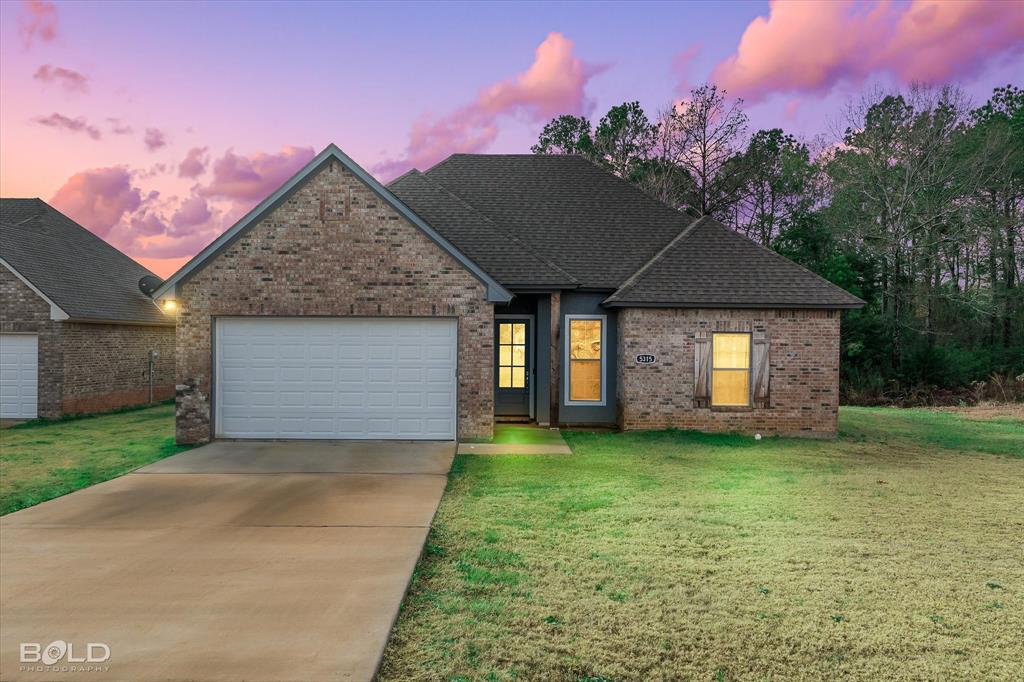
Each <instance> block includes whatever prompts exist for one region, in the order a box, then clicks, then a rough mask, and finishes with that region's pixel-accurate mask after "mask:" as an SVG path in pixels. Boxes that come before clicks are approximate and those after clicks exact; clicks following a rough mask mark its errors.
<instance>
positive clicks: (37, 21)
mask: <svg viewBox="0 0 1024 682" xmlns="http://www.w3.org/2000/svg"><path fill="white" fill-rule="evenodd" d="M22 9H23V10H24V12H22V15H21V17H20V18H19V20H18V33H20V34H21V39H22V40H23V41H24V43H25V46H26V47H28V46H29V45H31V44H32V43H33V42H34V41H35V40H37V39H38V40H41V41H43V42H44V43H48V42H50V41H52V40H53V39H54V38H56V37H57V5H55V4H53V3H52V2H48V0H26V1H25V2H23V3H22Z"/></svg>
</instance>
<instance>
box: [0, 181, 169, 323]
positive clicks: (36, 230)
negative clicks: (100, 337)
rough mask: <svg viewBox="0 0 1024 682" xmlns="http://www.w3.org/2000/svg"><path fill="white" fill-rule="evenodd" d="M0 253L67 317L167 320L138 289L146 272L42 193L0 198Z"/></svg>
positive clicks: (148, 273)
mask: <svg viewBox="0 0 1024 682" xmlns="http://www.w3.org/2000/svg"><path fill="white" fill-rule="evenodd" d="M0 258H2V259H3V261H4V262H5V263H6V265H7V266H8V267H9V268H11V269H12V270H13V271H14V272H15V274H16V275H18V276H19V278H21V279H22V280H23V281H26V282H27V283H28V284H29V285H30V286H31V287H32V288H33V289H35V290H36V291H37V292H38V293H40V294H41V295H42V296H43V297H44V298H45V299H46V300H47V302H49V303H51V306H57V307H59V308H60V310H61V311H63V312H64V313H65V314H66V315H67V317H68V318H70V319H72V320H90V321H111V322H141V323H156V324H173V321H172V320H169V319H168V318H167V317H166V316H164V314H163V313H161V312H160V310H159V308H157V307H156V305H155V304H154V303H153V300H152V299H151V298H149V297H148V296H146V295H145V294H143V293H142V291H141V290H140V289H139V280H140V279H141V278H142V277H145V276H147V275H149V276H151V277H152V276H154V275H153V273H152V272H150V271H149V270H147V269H146V268H144V267H142V266H141V265H139V264H138V263H136V262H135V261H134V260H132V259H131V258H129V257H128V256H126V255H125V254H123V253H121V252H120V251H118V250H117V249H115V248H114V247H113V246H111V245H110V244H108V243H106V242H105V241H103V240H102V239H100V238H99V237H97V236H96V235H94V234H93V233H92V232H90V231H89V230H87V229H85V228H84V227H82V226H81V225H79V224H78V223H76V222H75V221H73V220H71V219H70V218H68V217H67V216H65V215H64V214H63V213H61V212H60V211H58V210H56V209H55V208H53V207H51V206H50V205H49V204H47V203H46V202H44V201H43V200H42V199H0ZM61 317H63V316H61Z"/></svg>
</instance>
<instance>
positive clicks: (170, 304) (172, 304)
mask: <svg viewBox="0 0 1024 682" xmlns="http://www.w3.org/2000/svg"><path fill="white" fill-rule="evenodd" d="M163 309H164V312H165V313H173V312H174V311H175V310H177V309H178V302H177V301H175V300H174V299H173V298H168V299H166V300H165V301H164V302H163Z"/></svg>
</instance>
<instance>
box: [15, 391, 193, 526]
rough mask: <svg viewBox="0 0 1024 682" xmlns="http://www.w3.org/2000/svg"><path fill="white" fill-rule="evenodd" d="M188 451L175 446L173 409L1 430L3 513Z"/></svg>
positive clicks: (158, 408)
mask: <svg viewBox="0 0 1024 682" xmlns="http://www.w3.org/2000/svg"><path fill="white" fill-rule="evenodd" d="M187 449H188V447H187V446H178V445H175V444H174V405H173V404H164V405H158V406H155V407H147V408H143V409H137V410H130V411H124V412H116V413H111V414H103V415H97V416H94V417H79V418H71V419H66V420H59V421H53V422H45V421H34V422H27V423H25V424H21V425H19V426H14V427H12V428H9V429H3V430H0V514H7V513H8V512H12V511H15V510H18V509H22V508H24V507H30V506H32V505H33V504H39V503H40V502H44V501H46V500H49V499H53V498H54V497H59V496H61V495H65V494H67V493H70V492H72V491H73V490H78V489H79V488H84V487H86V486H89V485H93V484H94V483H99V482H101V481H106V480H108V479H111V478H114V477H115V476H120V475H121V474H123V473H125V472H127V471H131V470H132V469H136V468H138V467H140V466H143V465H145V464H149V463H150V462H154V461H156V460H158V459H162V458H164V457H167V456H168V455H173V454H175V453H178V452H181V451H183V450H187Z"/></svg>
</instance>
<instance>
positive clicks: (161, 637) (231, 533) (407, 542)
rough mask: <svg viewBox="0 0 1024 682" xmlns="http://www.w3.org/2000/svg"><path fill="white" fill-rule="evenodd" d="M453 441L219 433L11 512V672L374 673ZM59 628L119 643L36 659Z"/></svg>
mask: <svg viewBox="0 0 1024 682" xmlns="http://www.w3.org/2000/svg"><path fill="white" fill-rule="evenodd" d="M454 450H455V446H454V444H453V443H394V442H389V443H381V442H345V443H320V442H299V443H296V442H273V443H262V442H261V443H246V442H220V443H214V444H211V445H207V446H204V447H202V448H197V449H195V450H191V451H189V452H186V453H183V454H180V455H177V456H175V457H171V458H169V459H166V460H163V461H161V462H157V463H155V464H152V465H150V466H147V467H144V468H142V469H140V470H138V471H137V472H134V473H132V474H128V475H126V476H122V477H120V478H117V479H114V480H112V481H108V482H106V483H101V484H99V485H96V486H93V487H91V488H87V489H85V490H81V491H79V492H76V493H72V494H70V495H67V496H65V497H62V498H58V499H56V500H52V501H50V502H46V503H43V504H40V505H38V506H36V507H32V508H29V509H25V510H22V511H19V512H15V513H13V514H9V515H7V516H5V517H3V518H2V519H0V552H2V557H3V560H2V564H0V609H2V612H3V628H2V633H0V665H2V669H0V679H3V680H43V679H54V678H56V677H60V679H62V680H97V679H103V680H138V681H140V682H141V681H145V680H304V681H316V680H369V679H371V678H372V677H373V675H374V672H375V670H376V668H377V665H378V664H379V662H380V658H381V654H382V653H383V649H384V645H385V644H386V642H387V638H388V635H389V633H390V629H391V626H392V623H393V622H394V619H395V617H396V615H397V612H398V607H399V604H400V603H401V600H402V597H403V595H404V593H405V589H406V587H407V585H408V581H409V578H410V576H411V574H412V569H413V567H414V566H415V563H416V560H417V558H418V557H419V554H420V552H421V550H422V548H423V543H424V541H425V539H426V534H427V530H428V528H429V526H430V521H431V519H432V518H433V515H434V512H435V511H436V509H437V505H438V503H439V501H440V499H441V495H442V493H443V492H444V487H445V483H446V480H447V472H448V469H449V467H450V465H451V461H452V457H453V456H454ZM55 640H63V641H65V642H70V643H71V645H72V646H73V648H74V653H75V655H76V656H78V655H79V654H80V653H84V648H85V646H86V644H87V643H89V642H99V643H103V644H106V645H107V646H109V648H110V659H109V660H108V661H105V662H101V663H93V664H91V665H93V666H99V671H95V670H94V671H81V672H65V671H64V670H60V671H59V672H57V671H51V672H49V673H47V672H36V671H32V670H26V669H24V668H25V666H27V665H29V664H23V663H20V662H19V646H20V644H21V643H22V642H38V643H40V644H41V645H42V646H43V647H44V648H45V647H46V645H47V644H49V643H50V642H53V641H55ZM34 665H42V664H41V663H37V664H34ZM56 665H57V666H67V665H69V664H68V661H67V658H66V657H65V658H64V659H63V660H61V661H59V662H58V663H57V664H56ZM70 665H77V666H87V665H90V664H87V663H85V664H83V663H78V664H70ZM104 668H106V669H104Z"/></svg>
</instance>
